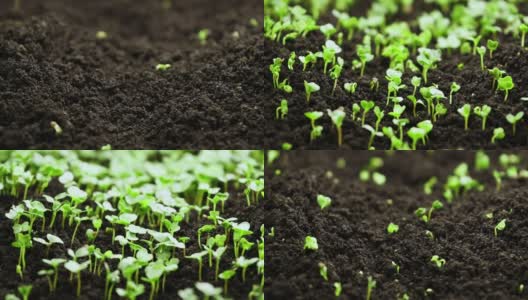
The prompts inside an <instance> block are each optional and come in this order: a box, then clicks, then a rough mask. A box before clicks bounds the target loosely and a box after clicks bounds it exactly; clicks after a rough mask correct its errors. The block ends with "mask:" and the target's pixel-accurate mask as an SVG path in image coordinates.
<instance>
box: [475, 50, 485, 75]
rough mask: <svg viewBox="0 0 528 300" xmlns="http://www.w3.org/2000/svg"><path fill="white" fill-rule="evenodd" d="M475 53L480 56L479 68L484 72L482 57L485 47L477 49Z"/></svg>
mask: <svg viewBox="0 0 528 300" xmlns="http://www.w3.org/2000/svg"><path fill="white" fill-rule="evenodd" d="M477 53H478V55H479V56H480V68H481V69H482V71H484V70H485V66H484V55H486V47H484V46H481V47H478V48H477Z"/></svg>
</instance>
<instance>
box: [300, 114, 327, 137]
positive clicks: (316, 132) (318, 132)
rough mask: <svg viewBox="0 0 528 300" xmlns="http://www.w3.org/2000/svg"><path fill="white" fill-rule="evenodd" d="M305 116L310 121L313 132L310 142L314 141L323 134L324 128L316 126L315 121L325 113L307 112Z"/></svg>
mask: <svg viewBox="0 0 528 300" xmlns="http://www.w3.org/2000/svg"><path fill="white" fill-rule="evenodd" d="M304 115H305V116H306V117H307V118H308V119H310V125H311V126H312V131H311V132H310V141H314V140H315V139H317V138H318V137H320V136H321V134H322V132H323V126H320V125H317V126H316V125H315V121H317V120H318V119H319V118H321V117H322V116H323V113H322V112H320V111H311V112H305V113H304Z"/></svg>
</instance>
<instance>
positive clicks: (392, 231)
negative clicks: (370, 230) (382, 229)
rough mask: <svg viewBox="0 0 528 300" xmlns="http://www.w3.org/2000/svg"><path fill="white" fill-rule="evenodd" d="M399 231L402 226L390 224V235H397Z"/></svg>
mask: <svg viewBox="0 0 528 300" xmlns="http://www.w3.org/2000/svg"><path fill="white" fill-rule="evenodd" d="M398 230H400V226H398V225H396V224H394V223H392V222H391V223H389V225H388V226H387V232H388V233H389V234H393V233H396V232H398Z"/></svg>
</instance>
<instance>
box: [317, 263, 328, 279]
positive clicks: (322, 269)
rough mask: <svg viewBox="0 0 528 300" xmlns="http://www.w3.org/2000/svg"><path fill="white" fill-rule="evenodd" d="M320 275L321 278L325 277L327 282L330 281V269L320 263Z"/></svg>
mask: <svg viewBox="0 0 528 300" xmlns="http://www.w3.org/2000/svg"><path fill="white" fill-rule="evenodd" d="M319 274H321V277H323V279H324V280H325V281H328V268H327V267H326V265H325V264H324V263H322V262H320V263H319Z"/></svg>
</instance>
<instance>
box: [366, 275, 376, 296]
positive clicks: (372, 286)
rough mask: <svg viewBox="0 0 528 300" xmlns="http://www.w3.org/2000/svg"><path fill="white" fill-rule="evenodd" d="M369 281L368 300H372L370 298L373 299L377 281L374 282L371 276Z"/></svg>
mask: <svg viewBox="0 0 528 300" xmlns="http://www.w3.org/2000/svg"><path fill="white" fill-rule="evenodd" d="M367 280H368V283H367V298H366V299H367V300H370V298H371V297H372V291H373V290H374V289H375V288H376V280H374V279H373V278H372V276H369V277H368V278H367Z"/></svg>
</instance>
